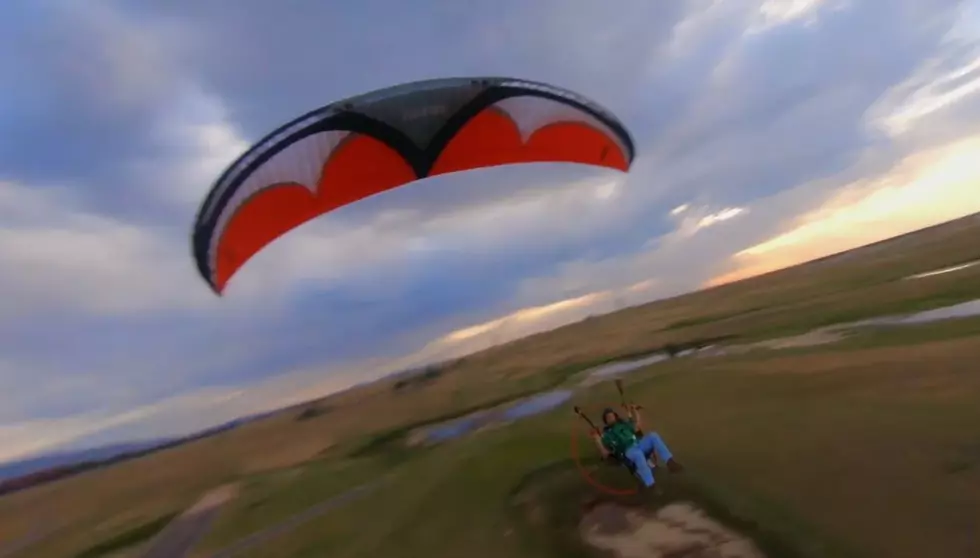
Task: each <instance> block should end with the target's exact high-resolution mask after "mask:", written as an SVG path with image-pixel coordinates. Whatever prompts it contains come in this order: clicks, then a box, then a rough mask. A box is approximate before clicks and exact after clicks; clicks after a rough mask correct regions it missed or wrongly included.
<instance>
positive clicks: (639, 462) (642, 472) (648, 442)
mask: <svg viewBox="0 0 980 558" xmlns="http://www.w3.org/2000/svg"><path fill="white" fill-rule="evenodd" d="M654 451H655V452H657V457H659V458H660V460H661V461H663V462H664V463H666V462H668V461H670V459H671V457H673V454H672V453H670V449H668V448H667V444H665V443H664V440H663V438H661V437H660V434H657V433H656V432H650V433H649V434H646V435H644V436H643V437H642V438H640V439H639V441H637V442H636V444H633V446H632V447H630V448H629V449H628V450H626V452H625V453H624V455H625V456H626V459H629V460H630V461H631V462H632V463H633V465H634V466H636V476H638V477H640V480H641V481H643V484H644V485H645V486H646V487H647V488H649V487H651V486H653V483H654V480H653V470H652V469H650V464H649V463H647V457H646V454H647V453H648V452H654Z"/></svg>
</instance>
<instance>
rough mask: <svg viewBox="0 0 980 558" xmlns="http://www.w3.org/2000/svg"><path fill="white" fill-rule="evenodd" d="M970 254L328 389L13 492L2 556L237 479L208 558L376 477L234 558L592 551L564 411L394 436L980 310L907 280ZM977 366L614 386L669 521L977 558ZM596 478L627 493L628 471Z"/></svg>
mask: <svg viewBox="0 0 980 558" xmlns="http://www.w3.org/2000/svg"><path fill="white" fill-rule="evenodd" d="M978 239H980V222H978V221H977V219H975V218H974V219H972V220H961V221H959V222H956V223H952V224H950V225H947V226H945V227H941V228H939V229H934V230H929V231H925V232H921V233H918V234H916V235H913V236H909V237H905V238H901V239H898V240H895V241H891V242H890V243H886V244H883V245H879V246H873V247H869V248H865V249H863V251H861V252H852V253H849V254H845V255H844V256H841V257H837V258H833V259H827V260H824V261H819V262H814V263H811V264H808V265H805V266H800V267H797V268H792V269H789V270H784V271H782V272H777V273H774V274H769V275H766V276H762V277H757V278H754V279H750V280H747V281H743V282H739V283H736V284H731V285H726V286H722V287H718V288H714V289H710V290H706V291H701V292H698V293H693V294H690V295H685V296H682V297H677V298H674V299H670V300H666V301H660V302H656V303H652V304H649V305H645V306H641V307H636V308H631V309H627V310H624V311H621V312H618V313H616V314H611V315H607V316H600V317H596V318H591V319H589V320H586V321H583V322H580V323H578V324H574V325H571V326H568V327H565V328H562V329H559V330H556V331H554V332H549V333H545V334H539V335H535V336H533V337H529V338H526V339H523V340H520V341H516V342H513V343H509V344H507V345H505V346H501V347H498V348H495V349H492V350H489V351H485V352H483V353H480V354H477V355H472V356H469V357H466V358H464V359H461V360H460V361H458V362H456V363H454V364H452V365H450V366H448V367H447V368H446V370H445V371H444V373H443V374H441V375H440V376H439V377H438V378H435V379H433V380H432V381H430V382H428V383H427V384H425V385H424V386H422V387H419V388H415V389H411V390H395V389H393V385H394V381H393V380H392V381H383V382H379V383H376V384H373V385H370V386H365V387H362V388H358V389H356V390H352V391H349V392H345V393H342V394H337V395H334V396H331V397H329V398H327V399H326V400H324V401H323V402H321V403H319V405H322V406H329V407H330V409H331V410H330V412H329V413H326V414H323V415H320V416H317V417H314V418H311V419H309V420H303V421H297V420H296V418H297V415H298V414H299V412H300V411H298V410H291V411H289V412H288V413H282V414H280V415H276V416H273V417H271V418H269V419H265V420H263V421H259V422H256V423H253V424H249V425H246V426H244V427H242V428H240V429H237V430H234V431H231V432H227V433H224V434H221V435H218V436H215V437H213V438H209V439H204V440H200V441H197V442H193V443H190V444H188V445H186V446H182V447H178V448H174V449H170V450H166V451H163V452H160V453H158V454H154V455H151V456H148V457H145V458H142V459H138V460H134V461H131V462H127V463H122V464H119V465H115V466H113V467H109V468H106V469H102V470H96V471H91V472H88V473H85V474H82V475H79V476H77V477H73V478H69V479H66V480H63V481H59V482H56V483H52V484H50V485H45V486H41V487H38V488H35V489H31V490H27V491H24V492H21V493H15V494H12V495H10V496H7V497H4V498H2V499H0V541H4V540H8V539H16V538H17V537H22V536H26V535H27V534H29V533H31V532H32V530H34V529H36V528H37V525H39V524H44V523H52V522H53V523H56V524H58V525H64V527H62V528H61V529H60V530H59V531H58V532H57V533H56V534H55V535H53V536H51V537H49V538H48V539H46V540H44V541H43V542H41V543H38V544H37V545H35V546H33V547H31V548H29V549H26V550H25V551H24V552H22V553H21V554H19V555H17V556H37V557H47V556H51V557H71V556H92V554H83V553H84V552H86V551H87V550H90V549H93V548H99V545H100V544H106V546H105V547H104V548H109V547H110V546H112V545H111V544H109V543H111V541H119V540H126V539H125V537H126V536H127V534H129V535H128V536H130V537H132V538H133V539H137V538H139V537H137V536H136V535H134V534H133V533H136V534H139V535H142V534H144V533H145V532H147V531H149V530H150V528H151V527H152V526H153V525H154V521H157V520H158V519H159V518H162V517H169V516H170V515H172V514H175V513H178V512H179V511H181V510H182V509H184V508H185V507H187V506H189V505H191V504H192V503H193V502H194V501H195V500H196V499H197V497H199V496H200V495H201V494H202V493H204V492H205V491H207V490H208V489H210V488H213V487H214V486H217V485H219V484H223V483H227V482H239V483H241V486H242V492H241V495H240V496H239V498H238V499H237V500H235V501H233V502H232V503H231V504H229V505H228V507H227V509H226V510H225V511H224V512H223V513H222V516H221V518H220V519H219V521H218V524H217V525H216V527H215V529H213V530H212V532H211V533H210V534H209V535H208V537H207V538H206V539H205V540H204V541H203V542H202V543H201V544H200V545H199V548H198V549H197V555H200V556H206V555H208V553H209V552H211V551H214V550H217V549H219V548H221V547H224V546H225V545H227V544H229V543H231V542H233V541H234V540H236V539H238V538H240V537H242V536H244V535H247V534H249V533H251V532H253V531H255V530H258V529H261V528H263V527H265V526H269V525H271V524H274V523H275V522H277V521H280V520H283V519H285V518H287V517H289V516H290V515H291V514H294V513H297V512H300V511H302V510H303V509H305V508H307V507H308V506H311V505H313V504H315V503H317V502H319V501H322V500H324V499H326V498H328V497H330V496H331V495H334V494H339V493H341V492H343V491H344V490H345V489H347V488H350V487H352V486H355V485H358V484H360V483H362V482H369V481H371V480H372V479H376V478H379V477H380V476H381V475H382V474H385V480H384V481H383V482H384V484H383V487H382V488H380V489H379V490H377V491H375V492H371V493H369V494H368V495H366V496H365V497H364V498H362V499H360V500H356V501H353V502H351V503H349V504H347V505H345V506H344V507H343V508H341V509H338V510H334V511H331V512H329V513H328V514H326V515H324V516H322V517H320V518H317V519H315V520H313V521H311V522H310V523H309V524H307V525H305V526H302V527H299V528H298V529H297V530H296V531H294V532H293V533H292V534H290V535H288V536H285V537H281V538H279V539H276V540H274V541H270V542H268V543H266V544H264V545H262V546H260V547H257V548H255V549H254V552H252V553H251V554H249V556H269V557H271V556H308V557H322V556H346V557H361V556H363V557H373V556H396V557H397V556H405V557H414V556H430V557H436V556H446V557H452V558H456V557H459V556H469V557H474V558H475V557H480V556H494V557H497V556H513V557H523V556H526V557H532V556H533V557H550V556H556V557H557V556H575V555H579V556H589V555H594V552H593V551H591V550H590V549H589V548H588V547H586V546H585V544H584V543H583V542H582V539H581V537H580V535H579V532H578V531H579V522H580V521H581V518H582V515H583V507H588V506H593V505H595V503H596V499H597V498H600V496H598V495H597V492H596V491H595V490H594V489H592V488H591V487H590V486H589V485H588V484H587V483H586V482H585V481H584V480H583V479H582V478H581V476H580V475H579V474H578V472H577V471H576V469H575V465H574V462H573V461H572V460H571V457H570V433H571V431H572V429H573V428H578V429H579V431H580V432H581V430H582V429H581V425H579V424H577V423H576V422H574V420H575V417H574V416H573V415H572V414H571V413H570V412H569V411H568V409H567V408H563V409H562V410H558V411H555V412H552V413H548V414H545V415H542V416H539V417H535V418H532V419H527V420H525V421H522V422H519V423H515V424H513V425H510V426H507V427H503V428H497V429H492V430H488V431H485V432H479V433H476V434H473V435H471V436H467V437H465V438H463V439H460V440H458V441H454V442H451V443H447V444H444V445H441V446H437V447H435V448H424V449H409V448H405V447H404V446H403V445H401V444H400V443H399V442H400V440H401V436H402V435H403V434H404V433H405V432H406V431H407V429H408V428H409V427H411V426H414V425H418V424H422V423H425V422H427V421H435V420H439V419H442V418H445V417H449V416H454V415H459V414H462V413H463V412H465V411H468V410H471V409H473V408H479V407H481V406H485V405H490V404H493V403H498V402H499V401H501V400H506V399H509V398H514V397H518V396H521V395H524V394H527V393H531V392H534V391H537V390H542V389H548V388H551V387H553V386H556V385H562V384H568V383H569V382H571V381H572V380H571V379H572V378H573V377H575V373H576V372H578V371H580V370H582V369H583V368H584V367H586V366H589V365H592V364H594V363H597V362H602V361H608V360H609V359H612V358H616V357H617V356H620V355H627V354H636V353H640V352H643V351H648V350H650V349H652V348H655V347H660V346H662V345H664V344H666V343H677V342H685V341H691V340H693V339H697V338H703V337H711V336H721V335H732V334H735V335H739V336H740V337H741V338H742V340H754V339H763V338H771V337H780V336H784V335H791V334H793V333H796V332H802V331H806V330H809V329H812V328H815V327H820V326H824V325H828V324H832V323H841V322H848V321H853V320H858V319H862V318H866V317H871V316H877V315H883V314H890V313H898V312H911V311H917V310H922V309H928V308H935V307H939V306H944V305H948V304H952V303H956V302H961V301H965V300H972V299H978V298H980V266H975V267H972V268H968V269H965V270H962V271H959V272H955V273H950V274H945V275H936V276H933V277H928V278H924V279H917V280H906V279H905V278H906V277H908V276H910V275H914V274H916V273H923V272H927V271H931V270H934V269H940V268H943V267H948V266H951V265H955V264H957V263H962V262H965V261H971V260H975V259H978V258H980V243H978V242H977V240H978ZM735 342H741V340H740V341H735ZM978 360H980V320H978V319H962V320H956V321H950V322H941V323H934V324H927V325H918V326H902V327H879V328H872V329H868V330H861V331H860V332H858V333H857V334H855V335H854V336H852V337H849V338H847V339H846V340H844V341H842V342H840V343H837V344H833V345H825V346H818V347H808V348H800V349H792V350H784V351H768V352H767V351H755V352H751V353H747V354H741V355H733V356H728V357H718V358H706V359H677V360H674V361H670V362H666V363H661V364H657V365H653V366H651V367H649V368H647V369H644V370H642V371H640V372H636V373H634V374H631V375H630V376H629V377H628V380H627V383H628V387H629V390H630V393H631V396H632V397H633V398H634V399H636V400H637V401H638V402H640V403H642V404H644V405H645V406H646V407H647V411H646V418H647V421H648V423H650V426H651V427H653V428H656V430H658V431H659V432H660V433H661V434H662V435H663V436H664V437H665V438H666V440H667V441H668V443H669V444H671V446H672V449H673V450H674V451H675V453H677V454H678V457H679V458H682V459H683V461H684V463H685V464H686V465H687V466H688V468H689V471H688V472H687V473H685V474H684V475H682V476H676V477H668V478H665V479H664V483H665V487H666V491H667V494H666V496H665V497H664V498H663V500H661V503H663V502H666V501H669V500H671V499H673V498H684V499H692V500H694V501H696V502H698V503H699V504H700V505H701V506H702V507H704V508H705V509H706V510H708V511H709V512H711V513H712V514H713V515H715V516H716V517H718V518H719V519H720V520H721V521H723V522H726V523H728V524H730V525H731V526H732V527H735V528H737V529H739V530H741V531H743V532H745V533H746V534H747V535H750V536H752V537H753V538H755V539H756V540H757V541H758V543H759V545H760V546H761V547H763V550H765V551H766V552H767V553H768V555H770V556H814V557H826V556H830V557H835V556H841V557H845V558H846V557H848V556H855V557H859V556H870V557H877V556H882V557H898V558H901V557H918V556H945V557H961V556H962V557H965V558H966V557H975V556H980V534H978V532H980V370H978V369H977V367H976V365H975V363H976V362H978ZM615 398H616V395H615V391H614V390H613V389H612V388H611V387H610V385H609V384H608V383H604V384H598V385H596V386H593V387H591V388H589V389H588V390H582V391H580V392H579V393H578V395H577V396H576V398H575V400H574V403H576V404H580V405H583V406H586V407H588V408H591V409H598V408H599V407H600V406H602V405H605V404H607V403H610V402H613V401H614V400H615ZM582 442H583V444H584V443H585V442H587V440H585V439H584V437H583V440H582ZM365 448H369V449H368V450H366V449H365ZM586 449H587V446H586ZM595 467H596V468H597V473H596V474H597V475H599V476H600V477H601V478H602V479H603V480H605V481H607V482H609V483H612V484H617V485H618V486H623V487H628V486H630V482H631V481H630V479H629V478H628V477H626V476H625V473H623V472H621V471H619V470H616V469H611V468H609V467H603V466H595ZM601 498H607V497H601ZM623 503H626V504H631V505H643V506H656V505H659V504H657V503H656V502H652V501H643V502H638V501H634V499H631V498H625V499H624V500H623ZM140 529H143V530H142V531H141V530H140ZM116 549H117V548H115V547H113V550H114V551H115V550H116Z"/></svg>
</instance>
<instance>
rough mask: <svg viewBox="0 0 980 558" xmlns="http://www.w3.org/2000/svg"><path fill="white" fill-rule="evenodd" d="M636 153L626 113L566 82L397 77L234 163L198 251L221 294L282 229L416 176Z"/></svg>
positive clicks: (601, 161)
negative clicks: (401, 80)
mask: <svg viewBox="0 0 980 558" xmlns="http://www.w3.org/2000/svg"><path fill="white" fill-rule="evenodd" d="M632 160H633V142H632V140H631V138H630V135H629V133H628V132H627V131H626V129H625V128H624V127H623V125H622V124H621V123H620V122H619V121H618V120H617V119H616V118H615V117H614V116H612V115H611V114H610V113H609V112H608V111H606V110H605V109H603V108H602V107H599V106H598V105H596V104H595V103H593V102H592V101H589V100H588V99H585V98H583V97H581V96H579V95H577V94H575V93H572V92H570V91H566V90H563V89H560V88H557V87H553V86H550V85H546V84H542V83H535V82H530V81H523V80H515V79H510V78H454V79H442V80H429V81H422V82H414V83H408V84H404V85H399V86H396V87H391V88H388V89H382V90H379V91H374V92H372V93H367V94H365V95H360V96H357V97H352V98H350V99H346V100H343V101H339V102H336V103H333V104H330V105H327V106H325V107H322V108H319V109H317V110H314V111H312V112H310V113H308V114H305V115H303V116H301V117H299V118H297V119H295V120H293V121H292V122H289V123H288V124H285V125H284V126H282V127H280V128H279V129H277V130H275V131H274V132H272V133H271V134H269V135H268V136H266V137H265V138H263V139H262V140H260V141H259V142H258V143H257V144H256V145H255V146H254V147H252V148H251V149H250V150H249V151H247V152H246V153H245V154H244V155H242V156H241V157H240V158H239V159H238V160H237V161H235V162H234V163H232V164H231V166H230V167H228V169H227V170H226V171H225V172H224V173H223V174H222V175H221V177H220V178H219V179H218V181H217V182H216V183H215V185H214V187H213V188H212V189H211V192H210V193H209V194H208V196H207V197H206V198H205V200H204V203H203V205H202V206H201V209H200V211H199V213H198V216H197V222H196V223H195V226H194V232H193V238H192V243H193V251H194V258H195V260H196V262H197V267H198V270H199V272H200V273H201V276H202V277H204V279H205V280H206V281H207V282H208V284H209V285H211V288H212V289H213V290H214V291H215V292H216V293H218V294H221V293H222V292H223V290H224V288H225V286H226V285H227V283H228V280H229V279H230V278H231V277H232V275H234V274H235V272H237V271H238V269H239V268H241V266H242V265H244V264H245V262H247V261H248V260H249V259H250V258H251V257H252V256H254V255H255V254H256V253H257V252H259V251H260V250H261V249H262V248H264V247H265V246H267V245H268V244H269V243H271V242H272V241H274V240H275V239H276V238H278V237H279V236H281V235H283V234H284V233H286V232H288V231H289V230H291V229H293V228H295V227H297V226H299V225H301V224H303V223H305V222H307V221H310V220H311V219H313V218H315V217H317V216H319V215H322V214H324V213H327V212H329V211H331V210H334V209H337V208H339V207H342V206H344V205H347V204H349V203H353V202H356V201H358V200H361V199H364V198H366V197H368V196H371V195H374V194H377V193H380V192H384V191H386V190H390V189H392V188H396V187H398V186H401V185H403V184H406V183H408V182H412V181H414V180H418V179H421V178H425V177H427V176H435V175H441V174H447V173H452V172H459V171H466V170H471V169H476V168H482V167H491V166H497V165H507V164H517V163H532V162H568V163H580V164H586V165H594V166H601V167H607V168H611V169H617V170H620V171H624V172H625V171H627V170H629V167H630V164H631V163H632Z"/></svg>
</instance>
